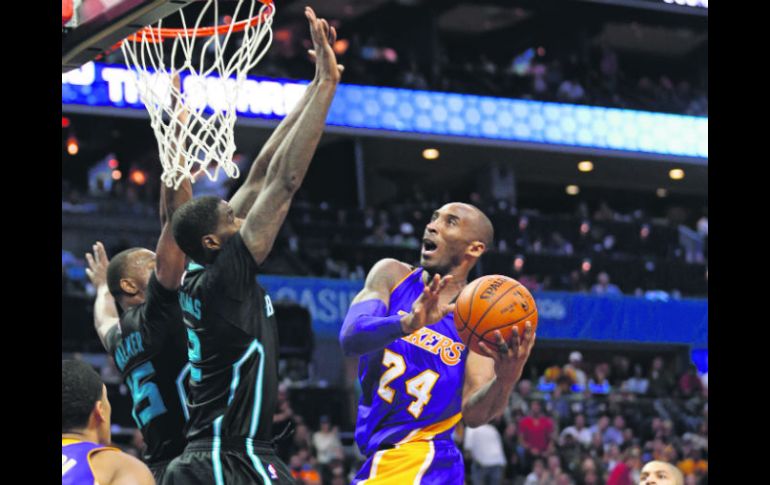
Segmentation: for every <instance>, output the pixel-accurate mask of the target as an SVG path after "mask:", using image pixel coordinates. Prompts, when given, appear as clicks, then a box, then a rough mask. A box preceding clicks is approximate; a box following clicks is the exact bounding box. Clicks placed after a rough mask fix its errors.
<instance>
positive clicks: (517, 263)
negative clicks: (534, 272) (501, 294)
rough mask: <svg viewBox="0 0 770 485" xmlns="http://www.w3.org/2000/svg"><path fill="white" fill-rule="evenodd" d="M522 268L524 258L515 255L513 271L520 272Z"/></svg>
mask: <svg viewBox="0 0 770 485" xmlns="http://www.w3.org/2000/svg"><path fill="white" fill-rule="evenodd" d="M523 267H524V256H522V255H520V254H517V255H516V259H514V260H513V269H514V270H516V271H519V272H520V271H521V269H522V268H523Z"/></svg>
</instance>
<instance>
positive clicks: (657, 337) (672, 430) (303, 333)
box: [62, 0, 708, 485]
mask: <svg viewBox="0 0 770 485" xmlns="http://www.w3.org/2000/svg"><path fill="white" fill-rule="evenodd" d="M306 3H310V4H311V6H313V7H314V8H315V9H316V11H317V13H318V15H319V16H321V17H325V18H327V19H329V20H330V21H331V23H332V24H333V25H335V26H336V27H337V30H338V33H339V35H338V41H337V43H336V44H335V51H336V52H337V55H338V60H339V62H340V63H341V64H344V65H345V66H346V70H345V74H344V76H343V84H344V86H341V87H340V89H339V91H338V94H337V98H336V99H335V103H334V105H333V107H332V110H331V112H330V116H329V119H328V129H327V132H326V134H325V135H324V137H323V139H322V141H321V144H320V146H319V148H318V150H317V153H316V155H315V159H314V161H313V164H312V165H311V168H310V171H309V174H308V176H307V178H306V179H305V182H304V184H303V186H302V188H301V190H300V192H299V193H298V195H297V197H296V198H295V201H294V203H293V205H292V209H291V211H290V213H289V216H288V218H287V221H286V223H285V224H284V226H283V228H282V230H281V234H280V236H279V238H278V240H277V242H276V244H275V247H274V249H273V251H272V253H271V255H270V257H269V259H268V261H267V262H266V264H265V266H264V271H265V273H266V274H265V276H264V277H260V281H261V283H262V284H263V285H264V286H265V287H266V288H267V289H268V291H269V292H270V293H271V296H272V298H273V300H274V301H278V302H279V303H277V305H276V307H277V308H276V311H277V316H278V320H279V326H280V330H281V356H282V358H281V364H280V372H281V390H280V399H279V401H280V404H279V408H278V409H276V412H275V421H276V423H283V422H286V421H288V420H292V421H294V423H295V424H296V425H297V431H296V432H295V434H294V435H293V436H292V437H291V438H290V439H289V440H288V441H286V442H284V443H282V445H281V447H280V456H281V457H282V458H283V459H284V460H285V461H286V462H287V463H288V464H289V465H290V467H291V468H292V470H293V472H294V473H295V476H296V477H297V478H298V479H299V480H302V481H303V482H304V483H306V484H322V483H323V484H327V483H334V484H340V483H349V480H350V477H351V476H352V475H351V473H355V471H356V470H357V466H358V464H359V463H360V462H362V461H363V458H362V456H361V455H360V454H359V452H358V450H357V449H356V447H355V444H354V443H353V427H354V423H355V412H356V403H357V399H358V393H359V389H358V388H357V378H356V375H357V361H356V360H346V359H344V358H343V357H342V353H341V352H340V350H339V345H338V343H337V333H338V331H339V328H340V326H341V323H342V319H343V318H344V315H345V312H346V310H347V307H348V305H349V303H350V301H351V299H352V297H353V296H354V295H355V294H356V293H357V292H358V291H359V290H360V289H361V287H362V286H363V279H364V277H365V275H366V273H367V272H368V270H369V269H370V268H371V266H372V265H373V264H374V262H376V261H377V260H379V259H380V258H383V257H395V258H398V259H400V260H402V261H405V262H409V263H413V264H414V263H417V262H418V260H419V247H420V240H421V235H422V233H423V230H424V227H425V224H426V223H427V222H428V220H429V217H430V214H431V213H432V212H433V210H435V209H437V208H438V207H440V206H441V205H443V204H444V203H446V202H448V201H465V202H469V203H473V204H475V205H477V206H478V207H479V208H481V209H482V210H484V211H485V213H486V214H487V215H489V216H490V218H491V219H492V221H493V223H494V225H495V231H496V234H495V235H496V238H495V239H496V241H495V247H494V248H493V249H492V250H491V251H489V252H488V253H487V254H486V255H485V256H484V257H483V259H482V260H481V262H480V264H479V265H478V266H477V268H476V272H475V274H474V275H473V276H474V277H475V276H480V275H482V274H493V273H497V274H505V275H508V276H511V277H513V278H516V279H518V280H519V281H520V282H522V284H524V285H525V286H526V287H527V288H528V289H529V290H530V291H532V293H533V294H534V296H535V299H536V302H537V304H538V309H539V313H540V324H539V328H538V343H537V346H536V347H535V350H534V352H533V355H532V357H531V359H530V361H529V363H528V365H527V367H526V369H525V372H524V377H523V378H522V381H521V382H520V383H519V385H518V386H517V389H516V392H515V393H514V394H513V396H512V398H511V401H510V405H509V407H508V409H507V411H506V412H505V414H504V416H503V417H501V418H500V419H498V420H496V421H495V422H493V423H492V424H491V425H488V426H484V427H481V428H478V429H475V430H472V431H468V430H464V429H463V428H462V426H460V427H458V430H457V433H456V436H455V438H456V440H457V442H458V445H459V446H461V447H462V448H463V449H464V450H465V452H466V465H467V467H468V471H469V472H468V473H467V482H468V483H473V481H472V474H471V473H470V470H471V466H472V464H473V463H474V462H475V463H477V464H483V465H484V466H489V467H496V466H502V467H503V469H504V472H503V476H504V479H503V482H502V483H507V484H516V485H521V484H527V485H533V484H559V485H562V484H563V485H567V484H573V485H582V484H586V485H588V484H606V485H612V484H620V483H627V482H623V481H618V480H619V478H618V476H619V475H620V474H621V472H622V471H624V470H626V469H627V470H630V474H631V477H632V478H635V479H636V478H638V470H639V467H640V464H641V463H643V462H646V461H648V460H650V459H653V458H654V459H661V460H664V461H669V462H672V463H675V464H677V465H678V466H679V468H680V469H682V471H683V472H684V473H685V475H686V477H687V479H686V483H687V484H705V483H707V481H708V343H707V342H708V302H707V292H708V184H707V180H708V179H707V173H708V149H707V136H708V62H707V55H708V2H707V1H703V0H617V1H612V0H559V1H557V0H548V1H546V0H539V1H536V0H532V1H521V0H515V1H494V0H484V1H473V2H472V1H469V0H465V1H462V0H441V1H439V0H330V1H324V2H315V4H313V2H300V1H290V0H287V1H280V2H277V13H276V17H275V22H274V27H273V30H274V40H273V44H272V47H271V48H270V50H269V53H268V55H267V56H266V57H265V58H264V59H263V60H262V62H261V63H260V64H259V65H258V66H257V67H256V68H255V70H254V71H253V72H252V73H251V76H253V79H254V81H255V82H254V84H253V87H254V95H253V98H252V100H251V101H250V102H251V103H252V104H251V105H250V107H249V108H247V109H243V110H241V112H239V121H238V125H237V126H236V133H235V141H236V145H237V147H238V152H237V154H236V162H237V163H238V164H239V167H240V170H241V172H242V173H243V172H246V171H247V170H248V168H249V166H250V164H251V162H252V160H253V159H254V157H255V156H256V155H257V153H258V152H259V149H260V148H261V145H262V143H263V142H264V141H265V140H266V139H267V137H268V136H269V135H270V133H271V131H272V129H273V127H274V126H276V124H277V122H278V120H279V119H280V118H281V117H282V116H283V115H285V113H286V111H287V110H288V109H289V107H290V105H291V101H292V100H296V99H297V94H296V93H297V90H296V88H297V86H300V87H301V86H302V84H303V83H307V82H308V81H309V80H310V79H311V78H312V76H313V66H312V64H311V63H310V62H309V60H308V58H307V55H306V50H307V49H308V48H309V47H310V40H309V34H308V32H307V30H308V29H307V21H306V20H305V18H304V17H303V16H302V9H303V7H304V5H305V4H306ZM126 72H127V71H126V70H125V65H123V60H122V55H121V54H120V52H117V53H113V54H110V55H106V56H104V57H103V58H101V59H99V60H97V61H96V63H93V64H89V65H87V66H85V67H83V68H81V69H79V70H76V71H71V72H70V73H67V74H64V75H63V76H62V174H63V177H62V355H63V358H67V357H73V356H74V357H76V358H80V359H83V360H87V361H89V362H91V363H92V364H93V365H94V366H96V367H97V368H98V369H100V371H101V374H102V377H103V378H104V380H105V382H106V383H107V386H108V389H109V392H110V399H111V402H112V403H113V423H114V425H115V426H114V428H115V429H114V430H113V436H114V439H115V440H116V442H117V443H118V444H119V445H120V446H122V447H124V449H126V450H128V451H130V452H133V453H137V451H136V450H137V449H139V448H141V446H142V443H141V434H140V433H138V432H137V431H136V430H135V429H134V428H135V424H134V423H133V421H132V419H131V412H130V408H131V405H130V394H129V393H128V390H127V389H126V387H125V386H124V385H123V384H121V382H120V376H119V373H118V371H117V370H116V368H115V366H114V362H112V360H111V359H110V358H109V357H108V356H106V355H105V354H104V352H103V350H102V348H101V345H100V343H99V341H98V338H97V336H96V333H95V332H94V330H93V315H92V308H91V307H92V304H93V297H94V292H93V288H92V287H91V286H90V284H89V283H88V279H87V278H86V276H85V270H84V268H85V260H84V254H85V252H86V251H89V250H90V248H91V245H92V244H93V242H94V241H96V240H100V241H103V242H104V243H105V245H106V247H107V251H108V254H109V255H113V254H116V253H117V252H119V251H121V250H123V249H126V248H128V247H133V246H144V247H147V248H154V247H155V244H156V242H157V236H158V233H159V222H158V220H159V219H158V210H157V206H158V195H159V183H160V164H159V161H158V155H157V142H156V141H155V138H154V135H153V132H152V129H151V127H150V126H149V122H148V119H147V117H146V113H145V112H144V108H143V106H142V104H141V102H139V101H138V100H137V99H136V96H135V94H134V95H133V97H132V93H131V92H130V88H129V85H128V83H126V82H125V78H122V77H121V75H124V74H125V73H126ZM238 183H239V181H237V180H228V179H226V178H225V177H224V175H223V174H221V176H220V179H219V181H217V182H210V181H208V180H205V179H204V180H203V181H201V182H199V183H197V184H196V185H195V186H194V192H195V194H196V195H202V194H213V195H219V196H221V197H223V198H227V197H229V196H230V195H232V194H233V193H234V191H235V190H236V189H237V187H238ZM533 420H535V422H536V423H542V422H546V423H548V424H547V426H544V427H543V426H539V425H538V426H533ZM543 429H545V430H547V432H544V431H543ZM496 456H503V457H504V463H499V460H495V459H492V458H491V457H496ZM493 462H494V463H493ZM490 463H492V464H490ZM626 473H628V472H626Z"/></svg>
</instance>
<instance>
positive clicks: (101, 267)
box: [86, 241, 110, 288]
mask: <svg viewBox="0 0 770 485" xmlns="http://www.w3.org/2000/svg"><path fill="white" fill-rule="evenodd" d="M93 251H94V253H93V255H92V254H91V253H86V261H87V262H88V268H86V275H87V276H88V279H89V280H91V284H92V285H94V287H95V288H99V287H100V286H102V285H106V284H107V266H109V264H110V260H109V259H107V252H106V251H105V250H104V245H103V244H102V243H101V242H98V241H97V242H96V244H94V245H93Z"/></svg>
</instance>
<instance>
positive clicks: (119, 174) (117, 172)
mask: <svg viewBox="0 0 770 485" xmlns="http://www.w3.org/2000/svg"><path fill="white" fill-rule="evenodd" d="M121 177H123V173H122V172H121V171H120V170H113V171H112V180H120V179H121Z"/></svg>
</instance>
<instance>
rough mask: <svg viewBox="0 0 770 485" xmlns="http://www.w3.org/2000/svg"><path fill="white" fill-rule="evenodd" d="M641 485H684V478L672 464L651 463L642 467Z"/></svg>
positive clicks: (662, 462) (663, 462)
mask: <svg viewBox="0 0 770 485" xmlns="http://www.w3.org/2000/svg"><path fill="white" fill-rule="evenodd" d="M639 485H684V476H683V475H682V472H681V471H679V468H677V467H675V466H674V465H672V464H671V463H666V462H665V461H651V462H649V463H647V464H646V465H644V466H643V467H642V472H641V474H639Z"/></svg>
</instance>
